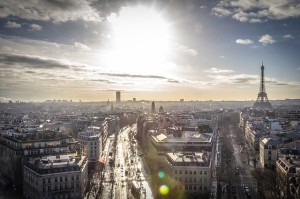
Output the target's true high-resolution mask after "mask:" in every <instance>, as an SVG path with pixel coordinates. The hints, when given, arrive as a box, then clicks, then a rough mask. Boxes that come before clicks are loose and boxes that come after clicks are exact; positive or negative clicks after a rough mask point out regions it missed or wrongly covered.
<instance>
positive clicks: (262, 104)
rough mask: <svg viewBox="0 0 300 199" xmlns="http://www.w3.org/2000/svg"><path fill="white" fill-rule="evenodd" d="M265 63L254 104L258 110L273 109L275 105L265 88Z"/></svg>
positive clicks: (262, 67) (262, 66)
mask: <svg viewBox="0 0 300 199" xmlns="http://www.w3.org/2000/svg"><path fill="white" fill-rule="evenodd" d="M264 70H265V67H264V63H262V65H261V78H260V86H259V93H258V95H257V99H256V102H255V103H254V105H253V108H254V109H257V110H272V109H273V107H272V105H271V103H270V102H269V99H268V95H267V92H266V88H265V75H264Z"/></svg>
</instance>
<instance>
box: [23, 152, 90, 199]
mask: <svg viewBox="0 0 300 199" xmlns="http://www.w3.org/2000/svg"><path fill="white" fill-rule="evenodd" d="M87 180H88V172H87V161H86V158H85V157H84V156H81V157H74V156H70V155H57V156H46V157H44V158H42V159H35V160H33V161H29V162H28V163H26V164H25V165H24V178H23V184H24V185H23V186H24V189H23V196H24V197H25V198H26V199H48V198H70V199H80V198H82V197H83V194H84V192H85V188H86V185H87Z"/></svg>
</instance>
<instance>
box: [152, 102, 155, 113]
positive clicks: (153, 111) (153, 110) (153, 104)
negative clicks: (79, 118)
mask: <svg viewBox="0 0 300 199" xmlns="http://www.w3.org/2000/svg"><path fill="white" fill-rule="evenodd" d="M151 113H155V103H154V101H153V102H152V104H151Z"/></svg>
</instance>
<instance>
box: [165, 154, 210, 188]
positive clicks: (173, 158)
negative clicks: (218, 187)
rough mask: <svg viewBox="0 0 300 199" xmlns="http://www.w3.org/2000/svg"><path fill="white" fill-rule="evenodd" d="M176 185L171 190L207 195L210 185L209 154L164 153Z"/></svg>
mask: <svg viewBox="0 0 300 199" xmlns="http://www.w3.org/2000/svg"><path fill="white" fill-rule="evenodd" d="M166 158H167V161H168V163H169V164H170V168H171V170H172V174H173V176H174V178H175V181H176V183H174V185H171V186H173V187H171V189H175V190H182V191H185V192H186V193H208V192H209V191H210V185H211V158H210V153H208V152H204V153H200V152H199V153H198V152H197V153H180V152H178V153H166Z"/></svg>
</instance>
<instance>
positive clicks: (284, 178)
mask: <svg viewBox="0 0 300 199" xmlns="http://www.w3.org/2000/svg"><path fill="white" fill-rule="evenodd" d="M299 172H300V159H299V158H297V159H294V158H292V156H286V157H284V158H279V159H278V161H277V162H276V173H277V175H276V190H277V193H278V197H279V198H280V199H296V198H294V197H293V196H292V194H291V190H290V184H291V182H290V178H291V177H295V176H296V175H297V173H298V174H299Z"/></svg>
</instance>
